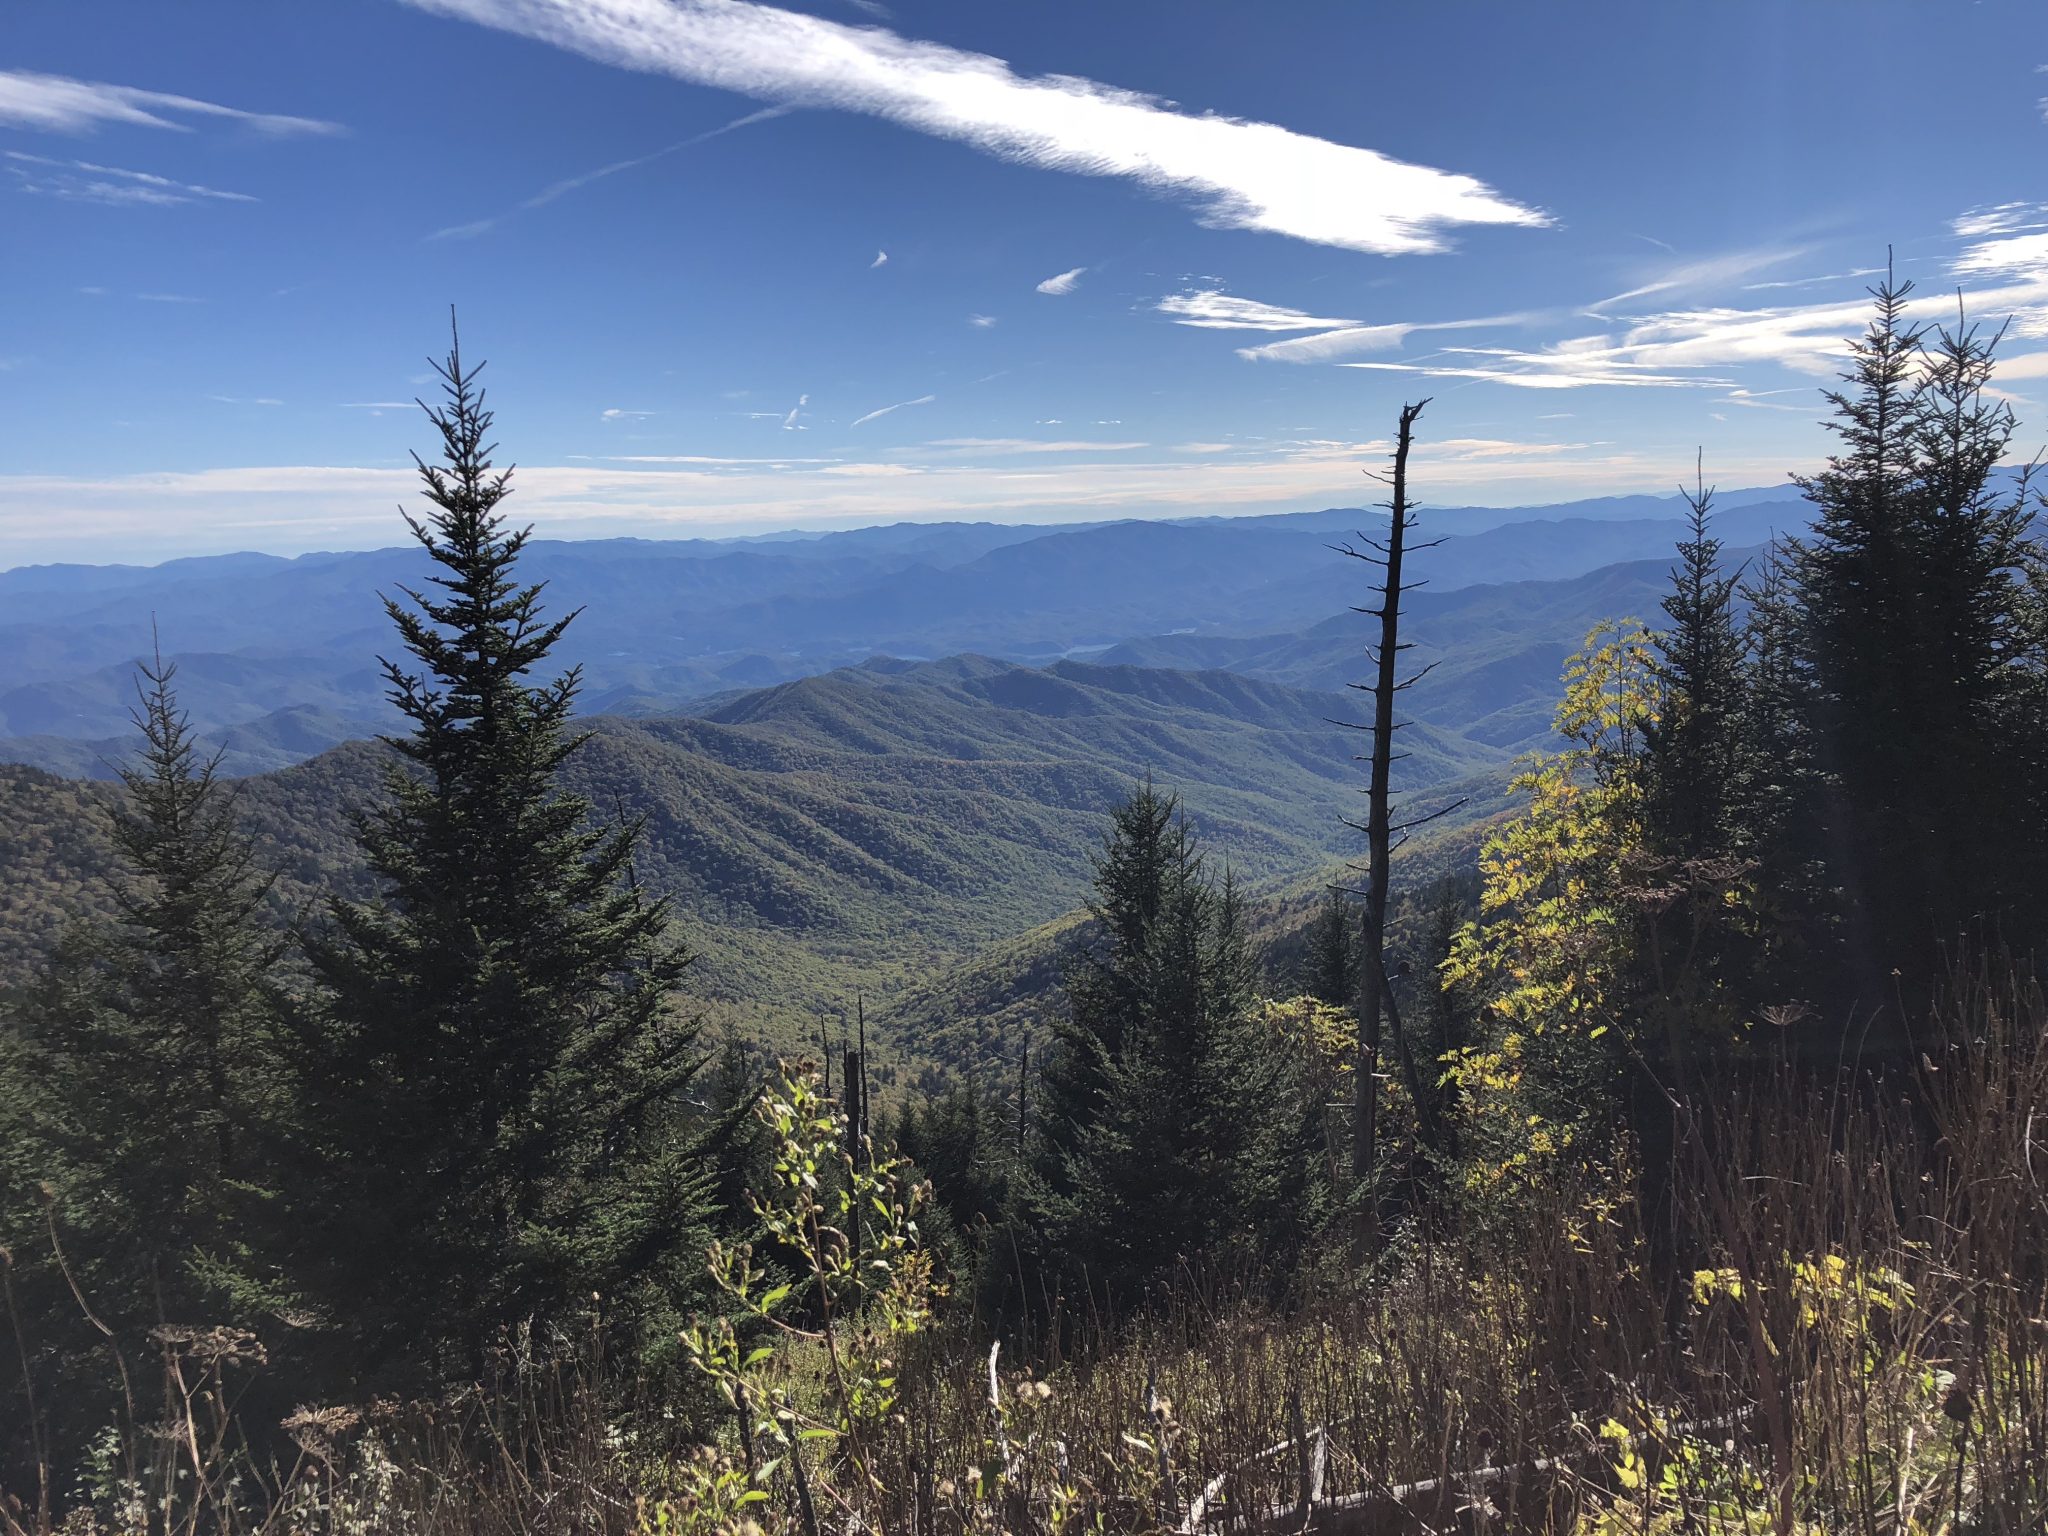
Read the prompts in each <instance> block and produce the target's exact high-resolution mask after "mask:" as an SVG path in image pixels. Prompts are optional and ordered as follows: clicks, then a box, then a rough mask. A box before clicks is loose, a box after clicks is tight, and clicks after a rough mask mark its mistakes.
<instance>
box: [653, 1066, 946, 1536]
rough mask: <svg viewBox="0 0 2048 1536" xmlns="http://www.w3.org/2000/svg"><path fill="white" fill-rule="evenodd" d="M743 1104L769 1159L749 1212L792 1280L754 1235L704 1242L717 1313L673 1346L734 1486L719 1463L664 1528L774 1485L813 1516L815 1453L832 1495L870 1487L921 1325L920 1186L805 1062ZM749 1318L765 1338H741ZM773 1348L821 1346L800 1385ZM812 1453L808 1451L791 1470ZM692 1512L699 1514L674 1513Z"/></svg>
mask: <svg viewBox="0 0 2048 1536" xmlns="http://www.w3.org/2000/svg"><path fill="white" fill-rule="evenodd" d="M759 1114H760V1118H761V1122H762V1124H763V1125H764V1126H766V1127H767V1130H768V1133H769V1137H770V1157H771V1160H772V1161H771V1167H770V1170H769V1179H768V1189H767V1193H766V1194H761V1195H757V1196H756V1197H755V1199H754V1201H753V1207H754V1213H755V1215H756V1217H757V1218H758V1220H759V1222H760V1226H761V1232H762V1243H763V1244H764V1245H771V1246H769V1247H768V1249H767V1251H768V1252H769V1253H771V1254H773V1255H775V1256H776V1258H777V1259H783V1258H786V1259H788V1260H790V1261H792V1262H793V1263H794V1264H795V1266H796V1271H797V1275H798V1276H799V1277H800V1279H785V1278H782V1271H781V1269H780V1267H779V1265H777V1264H775V1263H771V1262H769V1261H768V1260H767V1259H766V1258H757V1249H756V1245H755V1244H751V1243H742V1244H739V1245H736V1246H728V1245H726V1244H724V1243H722V1242H715V1243H713V1244H712V1246H711V1252H710V1267H711V1277H712V1279H713V1281H714V1282H715V1283H716V1285H717V1287H718V1290H719V1291H720V1292H721V1293H722V1294H723V1296H724V1298H725V1299H726V1301H727V1303H728V1305H729V1306H731V1308H732V1309H733V1315H727V1316H721V1317H718V1318H716V1319H713V1320H710V1321H704V1320H697V1321H693V1322H692V1323H691V1324H690V1326H689V1327H688V1328H686V1329H685V1330H684V1332H683V1347H684V1349H685V1351H686V1352H687V1354H688V1356H689V1359H690V1362H691V1363H692V1364H693V1365H694V1366H695V1367H696V1368H697V1370H698V1371H700V1372H701V1373H703V1375H704V1376H705V1377H707V1378H708V1379H709V1380H710V1381H711V1382H712V1383H713V1384H715V1385H716V1387H717V1388H718V1391H719V1395H720V1396H721V1398H722V1399H723V1400H724V1402H725V1405H726V1407H727V1409H728V1410H729V1411H730V1412H731V1414H732V1415H733V1418H734V1421H735V1423H736V1425H737V1426H738V1433H739V1438H740V1442H741V1445H742V1448H743V1452H744V1456H745V1462H746V1467H747V1479H746V1482H747V1485H748V1487H747V1490H746V1491H745V1492H739V1493H737V1494H735V1493H734V1492H733V1490H734V1489H735V1488H736V1487H737V1486H738V1485H737V1483H736V1481H735V1479H734V1478H733V1477H731V1476H729V1475H728V1476H723V1477H720V1478H718V1479H715V1480H713V1481H712V1482H711V1483H709V1484H708V1486H707V1487H706V1488H704V1489H703V1490H701V1491H700V1494H699V1497H698V1500H697V1502H696V1503H695V1504H694V1505H692V1506H686V1508H687V1510H688V1516H689V1519H686V1520H685V1521H684V1523H682V1524H680V1525H679V1526H673V1527H671V1528H676V1529H683V1530H688V1529H693V1528H704V1529H718V1528H721V1527H720V1526H718V1525H717V1524H716V1522H717V1521H718V1520H720V1519H723V1518H725V1517H726V1516H727V1515H728V1514H729V1513H730V1512H731V1511H732V1510H734V1509H737V1508H740V1507H744V1506H745V1505H746V1504H748V1503H751V1502H758V1501H760V1500H764V1499H766V1498H768V1497H769V1496H770V1490H777V1491H782V1492H786V1494H787V1495H788V1496H789V1497H790V1498H791V1499H792V1500H793V1501H794V1502H797V1503H799V1504H800V1505H801V1506H802V1507H803V1508H804V1510H805V1511H806V1516H807V1520H808V1522H809V1523H810V1524H811V1526H812V1528H813V1529H815V1528H816V1518H817V1517H816V1514H815V1510H814V1508H813V1495H812V1493H811V1482H812V1479H813V1478H815V1477H820V1476H823V1475H824V1471H823V1468H824V1466H825V1465H827V1464H830V1463H836V1464H838V1465H839V1467H840V1469H841V1476H843V1477H844V1479H845V1482H846V1484H847V1486H846V1488H845V1490H844V1491H843V1492H841V1493H840V1494H838V1495H837V1496H838V1497H841V1498H852V1499H858V1500H864V1499H866V1498H868V1497H871V1496H873V1495H876V1494H880V1493H884V1492H886V1489H885V1488H884V1487H883V1485H882V1483H881V1481H880V1476H879V1470H878V1465H877V1457H878V1453H879V1451H880V1444H879V1442H880V1440H881V1438H882V1436H883V1435H884V1434H885V1433H886V1429H887V1425H888V1422H889V1419H890V1416H891V1414H892V1413H893V1412H894V1411H895V1409H896V1406H897V1401H898V1396H899V1390H900V1389H899V1385H898V1379H897V1371H898V1369H899V1366H898V1360H899V1358H900V1357H901V1355H902V1352H903V1351H904V1350H905V1349H906V1348H907V1347H908V1346H909V1345H910V1342H911V1341H912V1340H913V1339H915V1338H916V1337H917V1336H918V1335H920V1334H922V1333H924V1332H925V1331H927V1330H928V1329H929V1328H931V1326H932V1322H933V1315H932V1307H933V1304H934V1302H935V1301H936V1300H937V1298H938V1296H939V1295H940V1294H941V1291H940V1288H939V1287H938V1286H937V1285H936V1283H935V1282H934V1280H933V1278H932V1270H931V1262H930V1257H929V1255H928V1254H927V1253H926V1252H925V1250H924V1247H923V1243H922V1239H921V1236H920V1233H919V1231H918V1225H917V1219H916V1218H917V1210H918V1207H919V1205H920V1204H921V1203H922V1202H923V1201H924V1199H925V1198H926V1196H927V1194H928V1192H929V1191H928V1188H927V1187H926V1186H923V1185H917V1186H910V1185H907V1184H906V1183H905V1182H904V1180H903V1179H902V1178H901V1177H900V1172H901V1170H902V1169H903V1167H904V1165H903V1163H902V1162H901V1161H900V1160H899V1159H897V1158H893V1157H883V1158H877V1157H875V1155H874V1150H873V1147H872V1145H870V1144H867V1143H861V1144H858V1145H849V1142H848V1137H847V1119H846V1116H845V1114H844V1113H843V1112H841V1110H840V1109H839V1107H838V1106H837V1105H836V1104H834V1103H833V1102H832V1101H831V1100H829V1099H827V1098H826V1097H825V1096H824V1094H823V1092H822V1091H821V1089H820V1087H819V1084H818V1079H817V1077H816V1076H815V1075H814V1074H812V1073H809V1072H802V1071H795V1070H791V1069H789V1068H787V1067H785V1068H784V1075H783V1080H782V1083H781V1085H780V1087H779V1089H776V1090H772V1091H769V1092H766V1093H764V1094H763V1095H762V1096H761V1100H760V1105H759ZM742 1321H744V1323H746V1324H748V1325H750V1326H749V1327H748V1328H747V1330H746V1332H745V1333H744V1334H743V1333H742V1330H741V1323H742ZM764 1330H765V1331H766V1338H767V1340H768V1342H755V1341H756V1340H757V1339H760V1338H761V1337H762V1336H763V1331H764ZM778 1341H779V1343H778ZM779 1350H795V1351H801V1352H803V1353H805V1354H806V1355H808V1356H810V1357H812V1358H813V1359H818V1358H821V1359H822V1365H823V1372H822V1381H821V1383H820V1386H819V1389H818V1390H817V1391H816V1392H815V1393H812V1392H806V1391H803V1390H801V1389H800V1388H799V1387H798V1386H797V1384H796V1380H797V1378H796V1376H795V1375H794V1373H792V1372H790V1371H789V1370H788V1369H787V1367H786V1364H785V1362H783V1361H780V1360H778V1353H779ZM814 1457H815V1458H824V1460H822V1461H820V1462H818V1463H817V1465H818V1466H819V1469H820V1470H819V1471H817V1472H814V1473H812V1474H810V1476H807V1475H806V1472H805V1466H806V1463H807V1461H809V1460H810V1459H811V1458H814ZM707 1515H708V1517H709V1518H710V1519H711V1520H712V1521H713V1522H714V1523H713V1524H711V1525H708V1526H693V1525H692V1524H691V1523H689V1521H690V1520H701V1519H704V1518H706V1516H707Z"/></svg>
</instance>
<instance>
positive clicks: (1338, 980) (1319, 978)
mask: <svg viewBox="0 0 2048 1536" xmlns="http://www.w3.org/2000/svg"><path fill="white" fill-rule="evenodd" d="M1358 966H1359V929H1358V924H1357V922H1356V921H1354V914H1353V912H1352V908H1351V903H1350V902H1348V901H1346V900H1345V899H1344V893H1343V892H1342V891H1337V890H1330V891H1325V892H1324V893H1323V899H1322V901H1321V902H1319V903H1318V904H1317V906H1316V913H1315V916H1314V917H1313V918H1311V919H1310V920H1309V925H1308V933H1307V936H1306V938H1305V940H1304V942H1303V945H1302V956H1301V990H1302V991H1304V992H1306V993H1307V994H1308V995H1309V996H1310V997H1313V998H1315V999H1317V1000H1318V1001H1320V1002H1325V1003H1328V1004H1330V1005H1331V1006H1332V1007H1334V1008H1349V1007H1351V1006H1353V1005H1354V1004H1355V1003H1357V1001H1358Z"/></svg>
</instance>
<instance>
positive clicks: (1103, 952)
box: [1026, 783, 1321, 1304]
mask: <svg viewBox="0 0 2048 1536" xmlns="http://www.w3.org/2000/svg"><path fill="white" fill-rule="evenodd" d="M1095 890H1096V894H1095V899H1094V901H1093V902H1092V904H1091V907H1090V911H1091V914H1092V916H1093V919H1094V923H1095V928H1096V936H1095V939H1094V942H1093V943H1092V945H1091V946H1090V947H1089V948H1088V949H1087V950H1086V951H1084V952H1083V954H1082V955H1081V956H1080V957H1079V959H1078V960H1077V962H1076V964H1075V967H1074V969H1073V970H1072V972H1071V973H1070V975H1069V977H1068V982H1067V994H1068V1003H1069V1015H1068V1017H1067V1018H1065V1019H1063V1020H1061V1021H1059V1022H1058V1023H1057V1024H1056V1026H1055V1033H1054V1042H1053V1046H1052V1048H1051V1050H1050V1051H1049V1053H1048V1055H1047V1059H1046V1063H1045V1068H1044V1071H1043V1073H1042V1074H1041V1077H1040V1081H1039V1086H1038V1104H1037V1107H1036V1111H1035V1118H1036V1125H1037V1136H1036V1141H1035V1147H1034V1151H1033V1155H1032V1179H1031V1184H1030V1188H1029V1191H1028V1193H1027V1197H1026V1198H1027V1203H1028V1205H1029V1207H1030V1211H1031V1218H1032V1222H1033V1224H1034V1226H1035V1228H1036V1229H1037V1231H1038V1232H1039V1234H1040V1236H1041V1239H1042V1241H1043V1243H1044V1245H1045V1252H1046V1253H1047V1254H1048V1255H1049V1256H1053V1257H1054V1261H1055V1264H1056V1267H1057V1268H1058V1269H1059V1270H1061V1271H1062V1272H1063V1274H1064V1275H1065V1276H1066V1277H1067V1278H1069V1279H1070V1280H1072V1281H1073V1282H1074V1283H1075V1284H1076V1285H1077V1286H1079V1287H1081V1288H1089V1287H1097V1286H1099V1287H1101V1288H1103V1289H1104V1290H1105V1291H1106V1292H1107V1294H1108V1295H1109V1296H1110V1297H1111V1298H1112V1299H1113V1300H1114V1301H1116V1302H1118V1303H1120V1304H1121V1303H1129V1302H1131V1301H1134V1300H1136V1299H1137V1298H1138V1297H1140V1296H1141V1295H1142V1294H1143V1292H1144V1290H1145V1288H1146V1287H1147V1286H1148V1285H1149V1284H1150V1283H1151V1282H1152V1281H1154V1280H1156V1279H1158V1278H1160V1277H1161V1276H1162V1275H1168V1274H1171V1273H1173V1272H1174V1270H1175V1269H1178V1268H1182V1267H1186V1268H1188V1269H1190V1270H1200V1269H1210V1268H1216V1269H1228V1268H1229V1267H1230V1266H1232V1265H1233V1264H1235V1265H1239V1266H1249V1265H1253V1264H1256V1263H1258V1262H1260V1261H1262V1260H1265V1259H1268V1258H1272V1257H1274V1256H1275V1255H1276V1254H1277V1253H1279V1252H1280V1251H1281V1250H1282V1249H1287V1248H1292V1247H1295V1246H1298V1245H1299V1243H1300V1242H1301V1241H1302V1240H1303V1238H1304V1237H1305V1235H1306V1232H1307V1231H1308V1230H1309V1229H1311V1228H1312V1226H1313V1223H1314V1221H1315V1219H1316V1217H1317V1215H1318V1211H1317V1207H1316V1202H1315V1199H1314V1196H1313V1191H1312V1187H1311V1186H1312V1179H1313V1176H1314V1174H1313V1166H1312V1162H1311V1157H1312V1153H1311V1149H1312V1147H1313V1145H1314V1142H1315V1139H1316V1137H1317V1136H1319V1134H1320V1131H1321V1126H1320V1117H1319V1116H1310V1115H1309V1114H1308V1113H1307V1112H1306V1111H1305V1108H1304V1106H1303V1104H1302V1101H1301V1098H1300V1097H1299V1095H1298V1094H1297V1093H1296V1092H1294V1091H1292V1090H1293V1089H1294V1088H1295V1087H1296V1084H1295V1083H1293V1082H1292V1081H1290V1077H1291V1075H1292V1066H1293V1064H1292V1063H1290V1062H1289V1061H1288V1060H1287V1058H1285V1057H1284V1056H1283V1055H1282V1054H1281V1053H1278V1052H1275V1051H1274V1050H1272V1049H1271V1048H1270V1043H1271V1042H1270V1038H1269V1037H1268V1036H1267V1035H1265V1034H1264V1032H1263V1031H1262V1030H1261V1029H1260V1027H1259V1025H1258V1021H1257V1019H1256V1018H1255V1016H1254V1013H1253V1003H1254V1001H1255V988H1254V975H1253V968H1252V960H1251V955H1250V951H1249V947H1248V943H1247V934H1246V928H1245V911H1244V903H1243V898H1242V896H1241V895H1240V894H1239V892H1238V890H1237V887H1236V885H1235V883H1234V882H1233V881H1232V880H1231V879H1230V878H1229V877H1228V876H1227V875H1226V876H1225V878H1224V879H1223V880H1222V881H1221V882H1220V883H1219V882H1212V881H1211V880H1210V879H1209V878H1208V876H1207V875H1206V874H1205V872H1204V871H1203V868H1202V861H1201V857H1200V855H1199V853H1198V852H1197V850H1196V847H1195V843H1194V839H1193V837H1192V835H1191V834H1190V833H1189V831H1188V828H1187V824H1186V822H1185V821H1184V820H1183V819H1182V818H1181V816H1180V815H1179V812H1178V807H1177V805H1176V803H1175V801H1174V799H1173V797H1172V796H1170V795H1163V794H1160V793H1159V792H1158V791H1156V790H1155V789H1154V788H1153V787H1152V786H1151V785H1150V784H1149V783H1148V784H1145V785H1143V786H1141V787H1140V788H1139V789H1138V790H1137V791H1136V792H1135V793H1133V794H1132V796H1131V797H1130V798H1129V799H1128V800H1126V801H1125V802H1124V804H1123V805H1122V806H1120V807H1119V808H1118V809H1117V811H1116V812H1115V814H1114V816H1113V817H1112V821H1111V829H1110V832H1109V833H1108V835H1107V837H1106V839H1105V843H1104V848H1103V853H1102V856H1101V858H1100V860H1099V862H1098V864H1097V871H1096V881H1095Z"/></svg>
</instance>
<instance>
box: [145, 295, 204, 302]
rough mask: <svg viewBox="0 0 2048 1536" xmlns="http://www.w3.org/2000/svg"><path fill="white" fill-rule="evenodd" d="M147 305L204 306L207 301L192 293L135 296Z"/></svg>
mask: <svg viewBox="0 0 2048 1536" xmlns="http://www.w3.org/2000/svg"><path fill="white" fill-rule="evenodd" d="M135 297H136V298H138V299H140V300H141V301H142V302H143V303H145V304H204V303H205V302H206V300H204V299H202V298H200V297H199V296H198V295H197V294H192V293H138V294H137V295H135Z"/></svg>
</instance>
